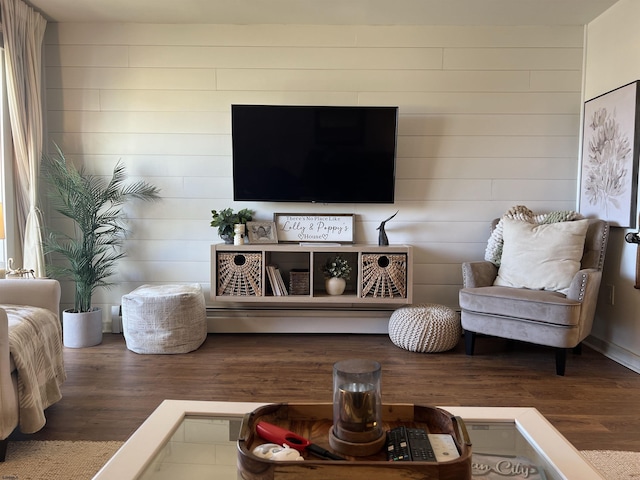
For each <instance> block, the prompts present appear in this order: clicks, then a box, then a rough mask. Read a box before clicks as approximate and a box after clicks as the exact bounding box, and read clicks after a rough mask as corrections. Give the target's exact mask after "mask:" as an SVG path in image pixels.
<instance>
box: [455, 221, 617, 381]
mask: <svg viewBox="0 0 640 480" xmlns="http://www.w3.org/2000/svg"><path fill="white" fill-rule="evenodd" d="M497 222H498V221H497V220H495V221H494V222H493V225H492V228H495V227H496V225H497ZM582 222H583V223H586V224H587V225H586V233H584V231H583V232H582V233H583V235H584V236H583V238H584V248H583V249H581V250H580V251H581V252H582V257H581V259H580V256H579V254H578V256H576V260H578V259H579V265H576V269H577V273H575V274H574V275H572V276H571V277H569V278H568V284H567V288H565V289H564V290H562V291H558V290H560V289H556V290H545V289H536V288H517V287H514V286H506V285H508V282H499V281H496V278H497V277H498V276H499V275H498V273H499V270H500V271H501V270H502V267H503V265H504V264H501V265H500V267H497V266H496V265H495V264H494V263H492V262H489V261H481V262H469V263H463V264H462V275H463V288H462V289H461V290H460V295H459V299H460V307H461V312H462V313H461V320H462V327H463V329H464V332H465V333H464V335H465V350H466V353H467V355H473V351H474V345H475V340H476V333H480V334H485V335H491V336H496V337H501V338H508V339H512V340H520V341H524V342H530V343H535V344H538V345H547V346H551V347H556V373H557V374H558V375H564V371H565V364H566V352H567V349H575V351H579V346H580V343H581V342H582V340H584V339H585V338H586V337H587V335H589V333H590V332H591V327H592V324H593V318H594V315H595V310H596V302H597V298H598V290H599V288H600V280H601V276H602V266H603V263H604V256H605V251H606V247H607V240H608V236H609V224H608V223H607V222H605V221H602V220H588V221H585V220H582ZM520 223H524V222H520ZM563 223H564V224H565V225H566V224H567V223H571V224H573V223H574V222H563ZM506 242H507V237H506V230H505V245H504V249H505V252H506V249H507V244H506ZM546 243H547V242H546V241H545V240H541V241H540V240H539V241H538V243H534V244H533V247H532V248H534V249H535V248H537V247H538V245H541V244H546ZM565 243H567V242H564V243H563V242H560V243H559V244H558V245H560V248H563V245H564V244H565ZM578 246H579V245H578ZM523 255H526V253H523ZM520 258H521V257H519V256H518V255H515V256H514V259H515V263H517V262H518V260H519V259H520ZM538 265H539V266H540V267H541V270H544V268H543V267H542V266H543V265H544V262H538ZM523 273H524V274H525V275H526V274H527V272H526V271H525V272H523ZM532 275H533V274H532ZM494 282H496V283H497V284H494Z"/></svg>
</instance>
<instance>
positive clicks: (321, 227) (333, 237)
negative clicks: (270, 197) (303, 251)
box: [273, 213, 355, 243]
mask: <svg viewBox="0 0 640 480" xmlns="http://www.w3.org/2000/svg"><path fill="white" fill-rule="evenodd" d="M273 220H274V222H275V224H276V230H277V234H278V239H279V241H280V242H283V243H287V242H288V243H294V242H295V243H353V242H354V237H353V235H354V228H355V215H354V214H352V213H321V214H316V213H274V214H273Z"/></svg>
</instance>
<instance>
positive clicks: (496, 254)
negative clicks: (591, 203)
mask: <svg viewBox="0 0 640 480" xmlns="http://www.w3.org/2000/svg"><path fill="white" fill-rule="evenodd" d="M503 218H510V219H513V220H520V221H522V222H527V223H534V224H536V225H543V224H547V223H556V222H570V221H572V220H579V219H581V218H584V217H583V216H582V215H580V214H579V213H578V212H574V211H573V210H565V211H559V212H550V213H542V214H535V213H533V212H532V211H531V210H529V209H528V208H527V207H524V206H522V205H517V206H515V207H511V208H510V209H509V210H508V211H507V213H505V214H504V215H503V216H502V217H501V218H500V220H499V221H498V224H497V225H496V228H494V230H493V232H491V237H489V241H488V242H487V249H486V250H485V252H484V259H485V260H487V261H489V262H491V263H493V264H495V265H496V266H500V259H501V258H502V247H503V245H504V239H503V236H502V235H503V232H504V227H503V224H502V219H503Z"/></svg>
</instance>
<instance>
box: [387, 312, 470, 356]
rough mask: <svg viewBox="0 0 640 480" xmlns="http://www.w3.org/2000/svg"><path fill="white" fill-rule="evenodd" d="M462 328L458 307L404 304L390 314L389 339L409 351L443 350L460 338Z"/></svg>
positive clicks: (450, 347)
mask: <svg viewBox="0 0 640 480" xmlns="http://www.w3.org/2000/svg"><path fill="white" fill-rule="evenodd" d="M461 335H462V327H461V326H460V318H459V317H458V314H457V313H456V311H455V310H452V309H451V308H449V307H446V306H444V305H437V304H435V303H428V304H423V305H411V306H407V307H402V308H399V309H398V310H396V311H395V312H393V313H392V314H391V318H390V319H389V338H390V339H391V341H392V342H393V343H394V344H395V345H397V346H398V347H400V348H404V349H405V350H409V351H410V352H423V353H433V352H444V351H446V350H451V349H452V348H454V347H455V346H456V345H457V344H458V342H459V341H460V337H461Z"/></svg>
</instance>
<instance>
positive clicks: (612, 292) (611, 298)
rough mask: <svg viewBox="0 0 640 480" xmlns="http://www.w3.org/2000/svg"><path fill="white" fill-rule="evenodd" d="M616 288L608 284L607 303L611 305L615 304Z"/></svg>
mask: <svg viewBox="0 0 640 480" xmlns="http://www.w3.org/2000/svg"><path fill="white" fill-rule="evenodd" d="M615 300H616V289H615V287H614V286H613V285H607V303H608V304H609V305H615Z"/></svg>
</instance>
